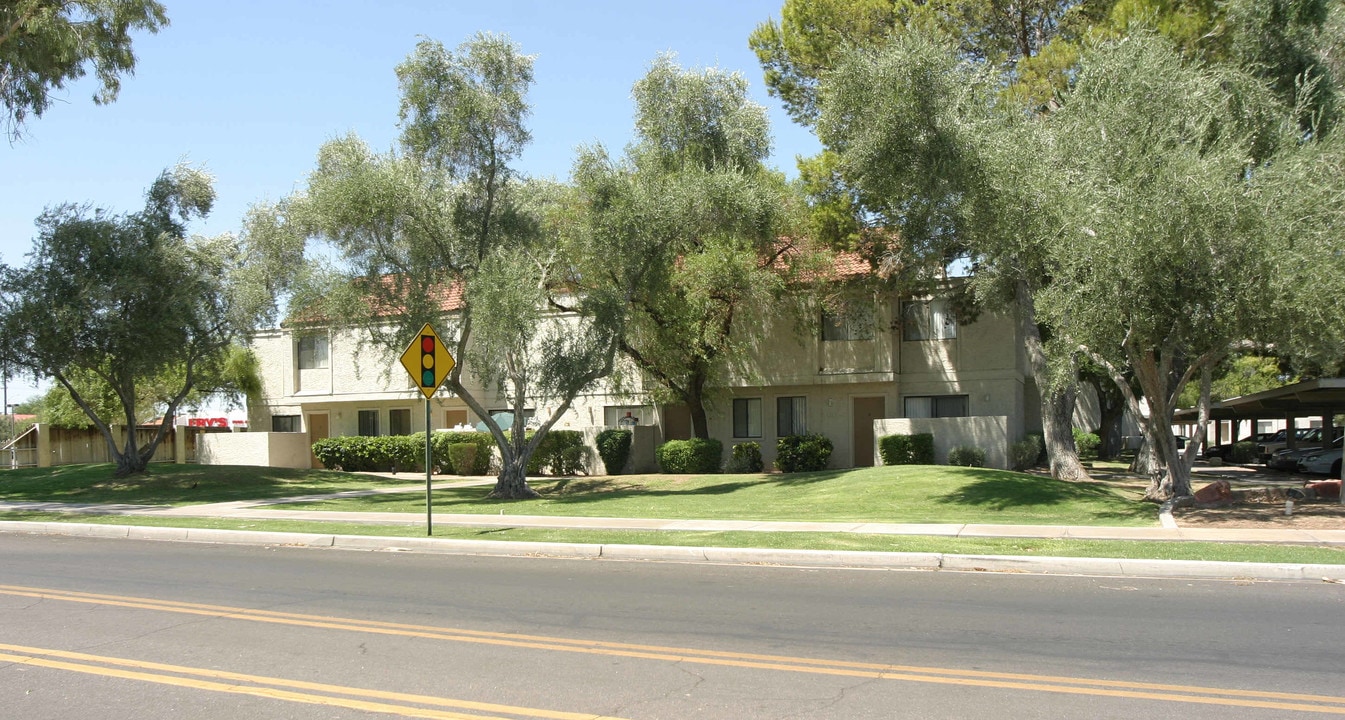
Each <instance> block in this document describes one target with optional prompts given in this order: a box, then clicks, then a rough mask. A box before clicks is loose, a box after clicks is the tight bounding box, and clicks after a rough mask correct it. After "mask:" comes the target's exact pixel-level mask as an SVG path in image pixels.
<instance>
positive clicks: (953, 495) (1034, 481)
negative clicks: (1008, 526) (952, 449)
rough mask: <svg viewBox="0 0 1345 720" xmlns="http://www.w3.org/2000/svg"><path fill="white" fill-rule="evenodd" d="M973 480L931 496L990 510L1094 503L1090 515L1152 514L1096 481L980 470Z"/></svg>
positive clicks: (1136, 515)
mask: <svg viewBox="0 0 1345 720" xmlns="http://www.w3.org/2000/svg"><path fill="white" fill-rule="evenodd" d="M976 474H977V475H978V476H980V477H978V478H977V479H976V480H974V481H972V482H969V483H967V484H966V485H963V486H962V487H960V488H958V489H956V490H954V491H952V492H950V493H947V494H945V495H940V496H938V497H935V498H933V499H934V500H935V501H936V502H939V503H943V504H946V505H970V506H975V507H982V508H988V509H991V510H1011V509H1018V508H1029V507H1049V506H1054V505H1064V504H1071V505H1079V504H1081V503H1085V504H1086V503H1097V504H1098V505H1099V506H1102V507H1105V506H1108V505H1113V506H1115V507H1113V508H1111V509H1102V507H1099V508H1098V510H1097V511H1095V512H1093V513H1092V514H1093V515H1094V516H1096V517H1099V518H1104V517H1114V518H1129V517H1138V516H1146V515H1149V514H1152V513H1153V512H1154V511H1153V508H1152V507H1150V506H1145V505H1142V504H1140V503H1137V502H1135V501H1133V500H1130V499H1127V498H1125V497H1123V496H1121V495H1118V494H1117V493H1116V492H1115V491H1114V490H1113V489H1111V488H1110V487H1108V486H1106V485H1103V484H1099V483H1070V482H1064V481H1061V480H1055V479H1052V478H1045V477H1038V476H1035V475H1023V474H1021V473H1011V472H1005V471H1002V470H982V471H979V472H977V473H976Z"/></svg>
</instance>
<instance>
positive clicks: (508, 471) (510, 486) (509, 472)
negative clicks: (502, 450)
mask: <svg viewBox="0 0 1345 720" xmlns="http://www.w3.org/2000/svg"><path fill="white" fill-rule="evenodd" d="M509 455H510V456H511V457H508V458H505V459H503V460H502V461H501V463H500V464H501V467H500V474H499V476H498V477H497V478H496V479H495V488H494V489H493V490H491V491H490V495H488V496H487V497H492V498H496V499H499V500H530V499H532V498H536V497H540V496H539V495H538V494H537V491H536V490H533V489H532V486H530V485H528V460H527V458H526V457H524V456H523V454H522V453H513V452H511V453H509Z"/></svg>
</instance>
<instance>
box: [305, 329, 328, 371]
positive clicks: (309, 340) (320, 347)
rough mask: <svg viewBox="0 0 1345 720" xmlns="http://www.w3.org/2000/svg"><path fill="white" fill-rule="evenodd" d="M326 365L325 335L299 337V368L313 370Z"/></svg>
mask: <svg viewBox="0 0 1345 720" xmlns="http://www.w3.org/2000/svg"><path fill="white" fill-rule="evenodd" d="M325 367H327V336H326V335H307V336H304V337H301V338H299V369H300V370H315V369H317V368H325Z"/></svg>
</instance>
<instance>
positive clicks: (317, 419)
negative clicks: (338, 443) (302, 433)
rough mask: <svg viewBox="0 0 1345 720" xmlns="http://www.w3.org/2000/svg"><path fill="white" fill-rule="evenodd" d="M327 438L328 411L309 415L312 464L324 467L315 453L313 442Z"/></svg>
mask: <svg viewBox="0 0 1345 720" xmlns="http://www.w3.org/2000/svg"><path fill="white" fill-rule="evenodd" d="M326 439H327V413H322V414H318V413H313V414H311V415H309V416H308V448H309V450H308V454H309V456H310V458H311V460H312V466H313V467H315V468H321V467H322V461H321V460H318V456H317V455H314V454H313V449H312V448H313V443H315V442H317V441H319V440H326Z"/></svg>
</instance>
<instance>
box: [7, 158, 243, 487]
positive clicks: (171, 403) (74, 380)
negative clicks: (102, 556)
mask: <svg viewBox="0 0 1345 720" xmlns="http://www.w3.org/2000/svg"><path fill="white" fill-rule="evenodd" d="M214 199H215V192H214V189H213V188H212V181H211V178H210V177H209V176H208V175H206V174H205V173H204V172H202V171H200V170H198V169H195V168H191V167H186V166H179V167H176V168H173V169H170V170H167V171H165V172H164V173H163V174H162V175H161V176H160V177H159V178H158V179H157V180H156V181H155V182H154V183H153V184H152V185H151V186H150V188H149V190H148V191H147V192H146V203H145V208H144V209H143V210H141V211H139V212H135V213H128V214H124V215H116V214H113V213H110V212H108V211H105V210H100V209H98V210H96V209H92V208H91V207H89V206H87V205H70V204H67V205H60V206H57V207H54V208H51V209H49V210H47V211H46V212H45V213H43V215H42V216H41V217H40V218H38V221H37V224H38V230H39V232H38V237H37V238H36V239H35V241H34V245H33V251H32V252H31V253H29V255H28V258H29V261H28V263H27V264H26V265H24V266H23V267H18V268H14V267H4V268H2V269H0V275H2V276H3V278H2V279H3V282H2V283H0V288H3V290H0V356H2V357H3V358H4V360H5V361H6V362H7V364H8V365H10V366H11V367H15V368H19V369H21V370H22V371H23V372H25V373H27V374H28V375H30V376H31V377H33V378H34V379H36V378H41V377H51V378H53V379H55V380H56V382H57V384H58V385H59V386H60V387H61V388H63V389H64V390H65V391H66V392H68V393H69V395H70V398H71V399H72V400H73V401H74V402H75V404H77V405H78V406H79V407H80V408H81V409H82V410H83V412H84V413H85V415H86V416H87V417H88V420H89V422H90V423H92V424H93V425H94V426H96V427H97V428H98V429H99V430H100V431H101V433H102V435H103V437H104V440H105V441H106V442H107V445H108V449H109V452H110V454H111V455H112V456H113V457H114V458H116V463H117V474H118V475H127V474H131V473H137V472H143V471H144V469H145V465H146V463H148V461H149V459H150V458H151V457H152V456H153V455H154V450H155V448H156V447H157V446H158V443H159V442H160V441H161V440H162V439H163V437H164V435H165V434H166V432H167V430H168V429H169V428H171V427H172V425H173V418H174V415H175V413H176V412H177V409H178V407H179V406H180V405H181V404H182V402H183V401H184V399H186V398H187V397H188V396H189V395H191V394H192V393H193V392H194V391H203V390H204V391H210V390H213V389H215V388H217V387H219V386H220V385H221V384H223V383H224V382H225V380H226V378H227V377H228V376H229V373H228V372H227V371H226V365H227V364H228V363H229V362H230V356H231V350H232V349H233V345H234V342H235V340H238V339H240V338H241V337H243V336H244V335H245V334H246V333H247V332H248V331H249V330H251V329H252V328H253V327H254V326H255V324H256V322H257V320H258V317H259V315H258V309H257V308H256V307H255V306H251V307H250V306H248V305H246V304H244V303H243V302H240V298H241V297H246V295H247V294H245V293H236V292H235V286H234V284H233V281H234V278H235V277H236V273H235V271H236V270H237V268H238V266H239V264H240V263H241V256H240V253H239V247H238V245H237V243H236V241H235V240H234V239H233V238H232V237H230V236H227V235H226V236H220V237H215V238H203V237H190V238H189V237H188V236H187V223H188V222H189V221H191V220H192V219H194V218H199V217H203V216H204V215H205V214H206V213H208V212H209V211H210V207H211V205H212V204H213V203H214ZM147 386H155V387H159V389H160V392H159V393H158V397H160V398H162V399H163V408H162V409H163V421H162V423H161V424H160V426H159V430H158V433H157V434H156V435H155V437H154V438H153V440H152V441H151V442H150V443H148V444H147V445H145V446H143V447H141V446H138V444H137V442H136V439H135V433H128V434H127V437H126V439H125V443H124V447H120V448H119V447H118V442H119V439H118V438H116V437H114V436H113V434H112V431H111V429H110V427H109V424H110V422H111V418H109V417H108V416H107V413H108V411H109V407H108V405H109V403H107V402H106V401H107V400H108V399H109V398H115V403H114V406H115V408H116V409H117V410H119V411H120V412H119V417H118V418H117V421H118V424H122V425H125V426H127V427H135V426H136V424H137V421H138V420H139V419H141V416H140V414H139V413H140V412H141V411H143V406H144V399H145V396H146V393H145V390H146V387H147ZM91 390H92V392H90V391H91ZM86 393H88V394H89V395H88V396H87V397H86Z"/></svg>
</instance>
